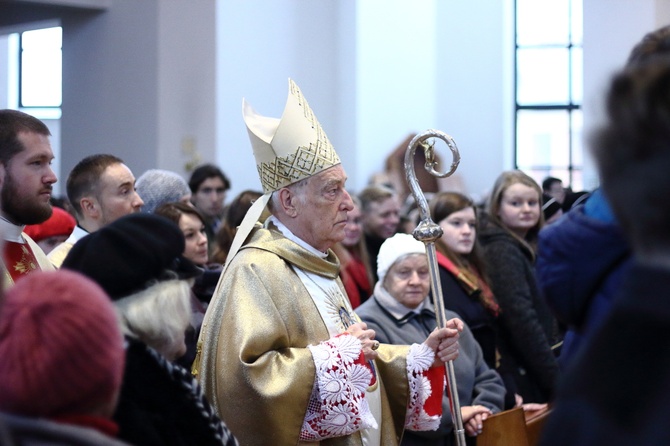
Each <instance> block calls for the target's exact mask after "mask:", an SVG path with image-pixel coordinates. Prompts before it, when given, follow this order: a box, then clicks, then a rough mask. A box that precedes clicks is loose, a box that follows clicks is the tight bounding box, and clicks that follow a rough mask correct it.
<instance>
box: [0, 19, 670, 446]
mask: <svg viewBox="0 0 670 446" xmlns="http://www.w3.org/2000/svg"><path fill="white" fill-rule="evenodd" d="M666 48H670V28H662V29H660V30H658V31H656V32H654V33H650V34H649V35H648V36H646V37H645V39H644V40H643V41H642V42H641V43H640V45H638V46H637V47H636V48H635V49H634V51H633V53H632V54H631V59H630V60H629V63H628V65H627V66H626V67H625V69H623V70H622V71H621V72H620V73H619V74H618V75H617V76H616V77H615V78H614V79H613V80H612V83H611V86H610V90H609V92H608V96H607V107H608V109H607V111H608V122H607V123H605V124H604V125H603V127H602V129H600V130H599V131H598V133H597V134H596V136H595V137H594V140H593V147H594V153H595V156H596V158H597V161H598V165H599V168H600V172H601V175H602V184H603V188H602V189H597V190H594V191H589V192H576V193H575V192H571V191H570V190H569V189H568V188H566V187H565V185H564V184H563V182H562V181H561V180H560V179H559V178H556V177H553V176H549V177H546V178H545V179H544V181H543V182H542V183H541V184H540V183H538V182H537V181H536V180H534V179H533V178H531V177H530V176H529V175H527V174H526V173H524V172H522V171H520V170H510V171H504V172H501V174H500V175H499V176H498V178H496V180H495V181H494V182H493V183H492V185H491V191H490V194H489V196H488V197H486V199H485V200H483V201H482V202H475V201H473V200H472V199H471V198H470V197H468V196H467V195H466V194H464V193H462V192H459V191H454V190H443V189H442V188H440V187H437V183H435V185H436V187H437V189H435V190H427V191H425V192H427V195H428V197H429V201H428V204H429V216H430V217H431V218H432V220H433V221H434V222H435V223H436V224H437V225H438V226H439V227H440V229H441V235H439V238H438V239H437V240H435V242H434V243H435V251H436V265H435V268H436V270H435V271H431V268H430V266H432V263H431V262H430V261H429V258H428V251H427V249H426V245H425V244H424V243H423V242H420V241H417V240H416V239H415V238H414V236H413V235H412V233H413V230H414V228H415V227H416V226H417V225H418V224H419V217H420V216H419V215H418V214H417V212H416V209H412V207H411V206H407V203H408V202H411V197H409V198H408V195H407V190H406V189H401V190H400V189H399V188H398V187H397V185H396V184H395V183H394V182H392V181H391V182H386V183H384V182H377V181H371V183H370V184H369V185H368V186H367V187H365V188H364V189H362V190H361V191H359V192H358V193H353V191H352V190H350V189H349V188H348V187H347V185H346V180H347V175H346V172H345V170H344V168H343V166H342V164H341V162H340V158H339V156H338V154H337V152H336V151H335V148H334V147H333V146H332V144H331V143H330V141H329V140H328V137H327V136H326V133H325V132H324V131H323V129H322V128H321V125H320V123H319V121H318V120H317V119H316V116H315V115H314V113H313V111H312V110H311V108H310V107H309V105H308V103H307V101H306V99H305V97H304V96H303V94H302V92H301V91H300V89H299V87H298V86H297V85H296V84H295V83H294V82H293V81H292V80H289V92H288V97H287V102H286V105H285V109H284V113H283V114H282V117H281V119H277V118H271V117H266V116H263V115H261V114H259V113H258V112H256V111H255V110H254V109H253V108H252V107H251V105H250V104H248V103H246V102H244V104H243V117H244V122H245V124H246V127H247V130H248V133H249V138H250V142H251V146H252V148H253V153H254V157H255V159H256V167H257V172H258V174H259V180H260V187H259V189H258V190H245V191H243V192H241V193H240V194H239V195H238V196H236V197H234V198H233V199H232V200H231V201H230V202H226V193H227V191H228V190H229V189H230V187H231V184H230V181H229V179H228V178H227V177H226V175H225V174H224V173H223V171H222V170H221V168H219V167H218V166H216V165H214V164H204V165H201V166H198V167H197V168H196V169H195V170H194V171H193V172H192V173H191V175H190V177H189V178H188V179H187V178H184V177H182V176H181V175H180V174H178V173H175V172H171V171H168V170H162V169H151V170H148V171H146V172H144V173H143V174H142V175H140V176H139V177H138V178H137V180H136V179H135V175H134V174H133V172H132V171H131V169H130V168H129V167H128V166H127V165H126V164H125V163H124V161H123V160H121V159H120V158H118V157H116V156H115V155H112V154H94V155H91V156H88V157H86V158H84V159H83V160H81V161H80V162H79V163H77V165H76V166H75V167H74V168H73V169H72V170H71V172H70V173H69V175H68V177H67V180H66V192H67V196H66V197H63V198H62V199H59V200H58V199H56V197H53V196H52V185H53V184H54V183H55V182H56V181H57V178H56V175H55V174H54V172H53V171H52V169H51V167H50V165H51V161H52V159H53V153H52V151H51V147H50V143H49V136H50V134H49V130H48V128H47V127H46V126H45V125H44V123H42V122H41V121H40V120H38V119H36V118H34V117H32V116H30V115H28V114H25V113H22V112H19V111H15V110H0V187H1V200H0V231H1V233H2V243H3V246H2V260H3V261H2V268H3V274H2V276H1V277H2V297H1V298H0V352H1V353H2V357H3V361H1V362H0V438H2V439H4V438H12V437H14V438H17V439H18V438H21V439H23V440H24V441H26V442H27V443H25V444H32V443H30V441H37V440H36V439H37V438H42V437H45V438H46V437H49V438H53V439H54V440H53V441H54V444H68V443H71V444H75V443H76V444H109V445H116V444H119V445H120V444H133V445H150V446H151V445H156V446H158V445H194V444H197V445H209V444H212V445H215V444H216V445H235V444H242V445H267V444H280V445H284V444H286V445H288V444H299V443H300V444H302V443H303V442H305V443H309V442H317V443H319V444H322V445H326V446H327V445H363V444H365V445H393V444H401V445H423V446H429V445H435V446H437V445H440V446H446V445H452V444H457V436H458V435H461V434H462V433H460V432H455V430H456V429H455V424H454V422H455V419H456V418H460V420H461V421H462V423H463V427H464V431H465V434H466V436H467V443H468V444H469V445H474V444H476V443H475V442H476V438H477V436H478V435H479V434H481V433H482V431H483V429H485V426H486V423H485V421H486V419H487V418H488V417H490V416H492V415H494V414H497V413H500V412H503V411H506V410H508V409H513V408H518V407H522V408H523V409H524V410H526V411H537V410H547V408H548V407H552V409H551V410H552V413H551V415H550V416H549V418H548V420H549V421H548V424H547V427H546V431H545V436H544V437H543V439H542V443H543V444H546V445H554V444H556V445H559V444H570V445H581V444H608V445H617V444H659V445H661V444H668V443H669V442H670V431H669V430H668V429H667V428H666V427H665V426H666V425H667V423H662V422H661V420H662V419H664V417H667V410H666V409H664V407H665V404H664V403H665V400H664V396H666V395H667V394H668V392H670V388H669V387H668V385H669V383H668V378H667V376H670V375H668V373H667V372H668V367H667V365H666V364H667V363H668V361H666V360H665V358H666V356H665V354H664V353H663V352H665V351H666V350H667V349H668V348H667V341H666V339H670V337H669V336H668V334H669V333H668V327H670V324H669V323H668V319H669V318H670V316H669V315H668V314H666V313H667V304H666V303H665V302H664V298H663V295H664V294H663V289H664V286H665V280H667V275H668V273H667V265H669V264H670V261H668V259H669V258H670V257H668V253H667V252H666V251H665V238H667V230H666V228H667V225H668V224H669V223H670V216H668V215H666V214H668V213H667V212H666V209H667V206H666V205H665V201H664V197H663V195H662V190H664V189H663V188H664V187H665V185H666V183H667V181H668V179H667V178H668V176H667V173H666V171H667V169H668V168H670V164H666V163H668V162H670V156H669V154H670V151H668V149H667V147H670V133H669V130H668V129H670V122H668V119H669V118H668V116H670V61H668V60H666V59H665V58H664V54H663V53H664V52H667V51H668V50H667V49H666ZM380 177H382V178H383V176H380ZM431 275H437V276H438V277H439V281H440V283H441V292H442V294H443V295H442V296H441V299H440V300H436V299H434V297H435V296H433V293H434V292H435V290H432V289H431ZM436 302H443V305H444V307H445V308H443V309H438V308H436V307H435V305H436ZM442 310H443V311H444V314H446V316H447V319H448V320H447V321H446V324H445V326H443V327H440V326H438V317H437V315H438V313H441V312H442ZM622 328H625V329H622ZM634 330H639V331H638V333H645V334H646V335H645V342H646V343H648V345H646V346H641V345H635V343H636V341H635V340H634V334H633V333H631V332H632V331H634ZM652 348H653V351H652ZM447 362H451V364H452V365H453V367H454V371H455V378H456V381H455V385H457V389H450V388H448V385H450V384H448V382H449V380H447V379H446V371H445V367H444V366H445V363H447ZM614 368H616V369H617V370H613V369H614ZM445 384H448V385H445ZM626 392H627V395H626V394H625V393H626ZM454 393H455V394H456V395H457V396H458V401H459V402H460V404H459V405H458V406H456V407H458V409H459V410H460V414H459V417H455V416H454V415H455V414H453V413H452V409H453V408H454V406H453V405H452V402H453V397H454ZM622 401H624V402H625V404H627V405H628V406H627V407H628V410H627V411H623V410H620V407H621V404H623V403H621V402H622ZM548 405H551V406H548ZM618 408H619V409H618ZM630 413H632V414H633V415H632V416H631V415H630ZM566 435H569V437H570V440H569V441H568V440H566V438H567V437H566ZM56 441H60V443H55V442H56ZM20 444H24V443H23V442H21V443H20ZM40 444H41V443H40Z"/></svg>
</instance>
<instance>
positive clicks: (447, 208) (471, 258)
mask: <svg viewBox="0 0 670 446" xmlns="http://www.w3.org/2000/svg"><path fill="white" fill-rule="evenodd" d="M429 207H430V215H431V217H432V219H433V220H434V221H435V222H437V223H439V222H441V221H442V220H444V219H445V218H447V217H448V216H450V215H451V214H453V213H454V212H458V211H461V210H463V209H467V208H472V209H473V210H474V211H475V217H477V227H476V228H475V230H476V231H479V219H478V215H477V207H476V206H475V204H474V202H473V201H472V200H471V199H470V198H468V197H466V196H465V195H463V194H460V193H458V192H439V193H437V194H435V195H434V196H433V198H432V199H431V200H430V203H429ZM477 235H478V234H477ZM435 248H436V249H437V250H438V251H439V252H440V253H441V254H443V255H444V256H446V257H447V258H448V259H449V260H451V261H452V262H453V263H454V265H456V266H458V267H459V268H466V269H467V268H473V269H474V270H475V271H476V272H477V273H479V275H480V276H482V278H483V279H484V280H486V278H485V267H484V257H483V254H482V251H481V247H480V246H479V242H478V241H477V237H475V244H474V246H473V248H472V251H470V253H469V254H463V255H460V254H457V253H455V252H453V251H452V250H451V249H449V247H448V246H447V245H446V244H445V243H444V242H443V241H442V239H441V238H440V239H437V240H436V241H435Z"/></svg>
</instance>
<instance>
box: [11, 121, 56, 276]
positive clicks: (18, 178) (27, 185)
mask: <svg viewBox="0 0 670 446" xmlns="http://www.w3.org/2000/svg"><path fill="white" fill-rule="evenodd" d="M49 136H51V132H49V129H48V128H47V126H46V125H45V124H44V123H43V122H42V121H40V120H39V119H37V118H35V117H33V116H30V115H28V114H26V113H22V112H20V111H17V110H0V198H1V199H2V203H0V229H1V230H2V232H3V238H4V240H5V243H4V248H3V251H2V258H3V264H4V265H3V269H4V276H5V277H4V279H5V281H4V285H5V288H6V287H9V286H11V285H12V284H13V283H14V282H15V281H16V280H17V279H19V278H20V277H22V276H24V275H26V274H30V273H31V272H33V271H36V270H50V269H53V267H52V265H51V263H50V262H49V261H48V260H47V258H46V256H45V255H44V252H43V251H42V249H41V248H40V247H39V246H38V245H37V244H36V243H35V242H34V241H33V240H32V239H31V238H30V237H28V236H27V235H26V234H25V233H24V232H23V228H24V227H25V225H32V224H38V223H42V222H44V221H46V220H47V219H48V218H49V217H50V216H51V212H52V209H51V203H50V199H51V192H52V185H53V184H54V183H55V182H56V181H58V179H57V178H56V174H55V173H54V171H53V170H52V169H51V161H52V160H53V158H54V155H53V151H52V150H51V143H50V142H49Z"/></svg>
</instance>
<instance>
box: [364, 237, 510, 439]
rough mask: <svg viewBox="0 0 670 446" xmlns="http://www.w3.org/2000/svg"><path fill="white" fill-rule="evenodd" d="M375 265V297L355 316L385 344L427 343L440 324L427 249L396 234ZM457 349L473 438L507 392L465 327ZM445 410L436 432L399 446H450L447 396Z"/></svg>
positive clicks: (466, 423)
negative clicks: (435, 308)
mask: <svg viewBox="0 0 670 446" xmlns="http://www.w3.org/2000/svg"><path fill="white" fill-rule="evenodd" d="M377 265H378V266H377V274H378V276H379V281H378V282H377V284H376V285H375V288H374V294H373V296H372V298H371V299H368V300H367V301H366V302H365V303H364V304H363V305H361V306H360V307H358V309H357V310H356V313H357V314H358V316H359V317H360V318H361V319H362V320H363V321H364V322H366V323H367V325H368V328H370V329H373V330H374V331H375V333H376V339H377V340H378V341H380V342H382V343H389V344H408V343H410V344H411V343H413V342H417V341H419V342H420V341H421V340H423V339H425V338H426V336H427V334H429V333H430V332H432V331H433V330H434V329H435V328H436V326H437V323H436V318H435V310H434V307H433V304H432V302H431V299H430V296H429V292H430V270H429V268H428V257H427V256H426V251H425V246H424V244H423V243H421V242H419V241H417V240H415V239H414V237H412V236H411V235H409V234H396V235H394V236H393V237H391V238H389V239H387V240H386V241H385V242H384V243H383V244H382V246H381V248H380V250H379V256H378V257H377ZM446 315H447V318H449V319H451V318H455V317H458V315H457V314H456V313H454V312H452V311H448V310H447V311H446ZM459 344H460V349H459V356H458V358H456V359H455V360H454V369H455V372H456V383H457V385H458V396H459V401H460V403H461V414H462V417H463V425H464V427H465V430H466V433H467V434H468V435H470V436H475V435H477V434H478V433H480V432H481V429H482V421H483V420H484V419H486V417H488V416H489V415H491V414H493V413H496V412H499V411H500V410H501V409H502V406H503V399H504V396H505V387H504V385H503V382H502V380H501V378H500V376H499V375H498V373H497V372H496V371H495V370H492V369H490V368H489V367H488V366H487V365H486V363H485V362H484V359H483V356H482V351H481V348H480V347H479V344H477V341H476V340H475V339H474V337H473V336H472V332H471V331H470V329H469V328H468V327H467V326H465V327H464V330H463V332H462V333H461V335H460V339H459ZM442 406H443V414H444V415H443V416H442V422H441V424H440V427H439V429H438V430H437V431H432V432H412V431H405V434H404V436H403V438H402V443H401V444H402V445H438V444H439V445H449V444H452V442H453V441H454V436H453V424H452V421H451V417H450V411H449V401H448V399H447V395H446V392H445V394H444V396H443V399H442Z"/></svg>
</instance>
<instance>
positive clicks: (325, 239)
mask: <svg viewBox="0 0 670 446" xmlns="http://www.w3.org/2000/svg"><path fill="white" fill-rule="evenodd" d="M346 180H347V174H346V173H345V172H344V169H343V168H342V165H339V164H338V165H337V166H333V167H331V168H329V169H326V170H324V171H323V172H320V173H318V174H316V175H315V176H313V177H312V178H311V179H310V180H309V181H308V182H307V184H306V185H305V186H304V187H303V188H302V189H298V190H297V193H298V195H299V199H298V202H297V203H296V206H297V211H298V213H297V216H296V225H297V229H298V230H297V231H296V235H297V236H298V237H300V238H301V239H303V240H304V241H306V242H307V243H309V244H310V245H312V246H313V247H314V248H316V249H318V250H319V251H322V252H326V251H327V250H328V249H329V248H330V247H331V246H333V245H334V244H335V243H337V242H339V241H342V239H344V228H345V226H346V225H347V212H349V211H350V210H352V209H353V207H354V203H353V201H352V200H351V196H350V195H349V193H348V192H347V191H346V190H345V189H344V183H345V182H346Z"/></svg>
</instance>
